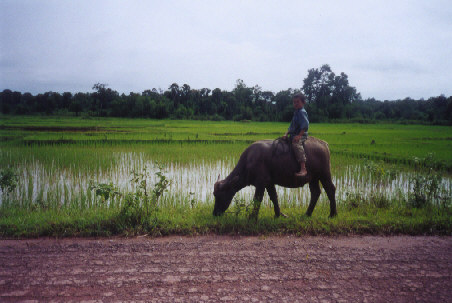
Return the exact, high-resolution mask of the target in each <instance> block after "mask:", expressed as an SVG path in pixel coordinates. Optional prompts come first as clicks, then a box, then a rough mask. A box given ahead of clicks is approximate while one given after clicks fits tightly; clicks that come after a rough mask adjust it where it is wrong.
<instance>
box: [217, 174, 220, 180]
mask: <svg viewBox="0 0 452 303" xmlns="http://www.w3.org/2000/svg"><path fill="white" fill-rule="evenodd" d="M218 181H220V174H218V179H217V182H218Z"/></svg>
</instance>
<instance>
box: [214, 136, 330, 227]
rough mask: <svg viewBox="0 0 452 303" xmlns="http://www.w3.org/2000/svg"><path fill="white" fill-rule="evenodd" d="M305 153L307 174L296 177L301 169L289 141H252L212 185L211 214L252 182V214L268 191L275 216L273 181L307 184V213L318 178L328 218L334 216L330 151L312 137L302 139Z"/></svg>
mask: <svg viewBox="0 0 452 303" xmlns="http://www.w3.org/2000/svg"><path fill="white" fill-rule="evenodd" d="M304 146H305V152H306V158H307V161H306V169H307V171H308V174H307V176H306V177H303V178H299V177H295V176H294V174H295V173H296V172H297V171H299V170H300V165H299V164H298V162H297V161H296V159H295V157H294V155H293V153H292V150H291V146H290V143H288V142H287V141H286V140H283V139H282V138H280V139H277V140H262V141H257V142H255V143H253V144H251V145H250V146H249V147H248V148H247V149H246V150H245V151H244V152H243V153H242V155H241V156H240V159H239V162H238V163H237V165H236V167H235V168H234V170H233V171H232V172H231V173H230V174H229V176H227V177H226V179H224V180H221V181H220V180H219V179H220V178H218V181H217V182H216V183H215V186H214V192H213V194H214V196H215V206H214V209H213V214H214V215H215V216H218V215H221V214H222V213H224V212H225V211H226V209H227V208H228V207H229V205H230V204H231V201H232V198H233V197H234V195H235V194H236V193H237V192H238V191H239V190H241V189H242V188H244V187H246V186H248V185H254V186H255V187H256V191H255V194H254V201H256V203H255V207H254V211H253V213H252V215H254V216H255V217H256V218H257V215H258V212H259V207H260V203H261V201H262V198H263V196H264V191H265V190H267V193H268V195H269V196H270V200H271V201H272V202H273V206H274V210H275V217H279V216H280V215H281V211H280V209H279V204H278V196H277V194H276V189H275V184H276V185H280V186H284V187H289V188H297V187H302V186H303V185H304V184H306V183H309V189H310V191H311V201H310V203H309V207H308V210H307V211H306V215H307V216H311V214H312V211H313V210H314V207H315V205H316V203H317V200H318V199H319V196H320V186H319V181H320V182H322V186H323V188H324V189H325V191H326V193H327V195H328V199H329V200H330V217H334V216H336V215H337V211H336V198H335V192H336V188H335V186H334V184H333V182H332V180H331V171H330V151H329V148H328V144H327V143H326V142H325V141H322V140H319V139H317V138H315V137H308V139H307V140H306V141H305V144H304Z"/></svg>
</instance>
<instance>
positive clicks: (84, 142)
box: [0, 117, 452, 237]
mask: <svg viewBox="0 0 452 303" xmlns="http://www.w3.org/2000/svg"><path fill="white" fill-rule="evenodd" d="M286 127H287V123H254V122H251V123H242V122H207V121H205V122H202V121H150V120H143V119H137V120H135V119H133V120H132V119H79V118H55V117H51V118H47V117H44V118H42V117H25V118H23V117H2V122H1V123H0V138H1V139H2V141H1V143H0V170H4V169H6V168H8V167H10V168H12V169H13V170H15V171H16V172H18V176H19V180H18V186H17V188H16V189H15V190H14V191H13V192H11V193H9V194H6V193H4V192H2V205H1V206H0V235H1V236H3V237H34V236H73V235H83V236H95V235H114V234H121V235H124V234H143V233H148V234H151V235H168V234H204V233H211V232H215V233H233V234H268V233H274V234H286V233H291V234H349V233H378V234H393V233H406V234H424V233H426V234H450V233H451V232H452V219H451V218H452V216H451V214H452V211H451V205H450V200H447V199H446V198H444V197H445V196H444V193H443V195H442V196H441V197H442V198H441V199H438V198H435V197H433V198H432V199H430V201H427V202H425V203H423V204H422V203H421V204H413V201H411V202H410V199H411V200H413V196H410V197H411V198H410V197H408V196H406V195H405V196H403V195H395V196H394V195H392V196H391V195H387V194H385V188H388V186H389V184H390V182H391V180H390V179H388V178H390V177H389V175H390V174H389V172H396V175H397V174H399V173H402V172H406V173H409V174H412V175H415V174H418V175H428V174H426V173H425V171H426V170H424V171H423V170H422V169H419V168H418V169H417V172H416V173H413V171H414V170H415V166H416V161H415V160H414V157H418V158H425V157H426V155H427V154H428V153H429V152H434V155H433V158H432V161H431V163H430V164H431V165H430V167H432V168H434V170H432V171H430V175H431V174H441V175H442V176H445V177H447V178H449V177H448V176H450V175H449V174H450V171H451V169H452V156H451V153H450V150H452V140H451V138H452V128H451V127H440V126H417V125H392V124H391V125H388V124H382V125H379V124H374V125H358V124H336V125H334V124H313V125H311V127H310V130H311V131H310V133H311V135H313V136H316V137H318V138H320V139H323V140H325V141H327V142H328V143H329V145H330V149H331V152H332V171H333V175H334V176H335V178H336V179H337V180H343V179H344V178H345V179H347V180H348V179H350V178H351V176H350V173H349V175H346V176H345V174H346V171H350V167H353V166H359V167H360V169H358V170H356V172H358V173H359V174H361V173H362V174H363V176H353V178H355V179H354V182H352V183H360V182H361V183H369V184H370V186H371V187H372V186H373V187H375V193H376V194H364V193H363V192H362V191H361V190H362V189H360V188H359V187H358V188H350V189H348V188H346V186H347V185H346V184H345V183H341V185H340V187H341V188H338V192H339V191H342V192H345V193H346V195H342V196H343V197H338V212H339V215H338V217H337V218H334V219H328V218H327V216H328V211H329V210H328V203H327V202H326V200H325V199H323V200H322V199H321V201H320V202H319V203H318V205H317V207H316V209H315V211H314V214H313V216H312V217H311V218H306V217H304V216H303V213H304V212H305V210H306V208H307V202H308V201H298V202H295V201H296V200H297V199H295V198H293V196H297V195H298V194H299V191H300V190H298V191H297V190H293V191H292V192H290V193H289V194H288V196H283V197H280V198H281V206H282V211H283V212H284V213H286V214H288V215H289V217H288V218H279V219H274V218H273V209H272V207H271V205H270V203H269V202H268V201H267V202H265V203H264V204H263V205H262V208H261V212H260V215H259V219H258V221H257V223H255V222H254V221H250V220H248V218H247V214H248V213H249V209H247V207H248V208H249V206H250V205H251V203H252V201H250V200H251V198H252V195H250V196H249V198H246V199H241V200H239V199H238V200H237V201H236V203H235V204H234V205H231V207H230V209H229V213H227V214H226V215H224V216H222V217H219V218H216V217H213V216H212V215H211V212H212V208H213V200H212V199H213V197H212V196H211V195H210V194H209V195H207V197H206V198H205V199H204V200H200V199H199V198H195V197H194V196H192V195H189V194H182V193H178V192H174V191H173V188H172V187H169V191H168V192H165V193H163V195H162V197H161V198H160V200H159V201H158V203H157V205H154V204H153V203H152V199H154V198H153V197H152V196H150V195H149V200H150V203H149V204H148V205H150V207H144V204H143V202H142V200H143V195H141V196H140V197H138V196H137V194H136V192H137V190H138V189H139V188H138V187H137V186H132V187H130V188H129V189H128V190H125V189H123V190H120V191H121V194H122V196H121V197H116V198H109V199H104V200H105V201H104V202H102V197H100V196H96V194H95V191H94V190H90V189H89V188H88V186H87V180H88V179H93V180H94V181H95V182H97V183H101V182H104V183H110V182H106V179H105V178H107V180H108V178H113V177H112V176H115V174H118V172H117V170H119V168H118V167H120V166H121V167H122V168H121V172H122V174H124V173H130V171H131V170H132V169H135V170H137V171H138V170H140V169H142V168H143V163H145V162H146V161H152V162H155V161H158V162H160V163H162V164H163V165H165V166H171V165H179V166H180V167H183V168H185V167H193V166H197V165H198V163H203V164H202V165H204V166H202V165H201V166H200V167H198V166H197V167H198V169H201V170H208V169H211V168H210V166H209V165H210V164H211V163H216V162H218V161H223V163H224V165H225V166H226V168H227V169H230V168H231V167H233V165H234V164H235V162H236V161H237V159H238V157H239V156H240V153H241V152H242V151H243V150H244V149H245V148H246V146H248V144H249V143H250V142H253V141H255V140H258V139H269V138H270V139H274V138H277V137H279V136H280V135H282V134H283V133H284V131H285V129H286ZM125 159H126V160H125ZM365 159H370V160H371V161H372V162H370V163H371V164H372V165H368V163H369V162H366V164H365V162H364V160H365ZM380 161H381V162H380ZM366 165H367V166H366ZM128 166H130V167H128ZM376 168H377V169H376ZM154 173H155V171H153V172H152V174H154ZM222 177H225V176H224V175H223V176H222ZM64 178H67V179H70V180H71V182H69V183H66V182H62V181H61V180H62V179H64ZM190 178H193V179H194V180H193V182H194V183H196V182H200V183H201V182H204V183H207V184H208V185H209V184H210V183H212V182H213V181H211V180H210V179H208V177H204V178H206V179H207V180H197V176H196V175H193V176H190ZM341 178H342V179H341ZM411 178H412V177H411ZM37 179H38V180H37ZM39 179H43V180H44V181H45V182H43V183H44V185H42V186H40V185H38V183H39V182H38V181H39ZM175 179H176V180H171V179H170V180H171V181H172V182H173V184H174V183H177V182H179V181H178V179H177V176H176V178H175ZM128 180H130V179H128ZM41 181H42V180H41ZM149 182H150V181H149ZM209 182H210V183H209ZM338 182H339V181H338ZM341 182H342V181H341ZM347 182H348V181H347ZM41 183H42V182H41ZM150 183H151V184H149V183H148V184H147V186H148V190H149V192H151V190H152V189H155V185H154V183H152V182H150ZM55 184H60V185H59V186H54V185H55ZM347 184H348V183H347ZM116 185H117V184H113V186H116ZM337 185H338V184H337ZM211 187H212V188H213V184H211ZM342 187H344V188H342ZM389 190H393V189H389ZM442 190H443V191H449V193H450V190H451V189H450V188H447V187H446V188H445V189H444V188H443V189H442ZM125 191H129V192H131V194H129V196H127V195H126V194H125ZM302 191H307V189H306V187H305V188H304V189H303V190H302ZM386 191H388V189H386ZM136 197H138V198H136ZM127 199H128V200H127ZM134 199H135V200H134ZM140 199H141V200H140ZM127 201H129V202H127ZM133 201H135V202H133ZM414 206H416V207H414Z"/></svg>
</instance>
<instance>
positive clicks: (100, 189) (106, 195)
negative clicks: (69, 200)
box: [88, 180, 121, 203]
mask: <svg viewBox="0 0 452 303" xmlns="http://www.w3.org/2000/svg"><path fill="white" fill-rule="evenodd" d="M88 188H89V190H94V192H95V194H96V196H98V197H100V198H101V200H102V202H103V203H105V202H106V201H108V200H109V199H110V197H111V198H112V199H113V198H114V197H116V196H121V193H120V192H119V190H118V188H117V187H116V186H115V185H113V182H110V183H109V184H106V183H99V184H95V183H94V181H93V180H90V181H89V187H88Z"/></svg>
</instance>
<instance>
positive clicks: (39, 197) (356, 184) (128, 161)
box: [0, 152, 452, 207]
mask: <svg viewBox="0 0 452 303" xmlns="http://www.w3.org/2000/svg"><path fill="white" fill-rule="evenodd" d="M115 158H116V161H114V162H113V163H112V164H111V166H109V167H106V168H103V169H98V170H96V171H91V172H87V171H83V170H79V169H76V167H75V164H74V165H73V166H68V167H60V166H59V165H58V164H56V163H52V164H50V165H49V164H47V165H46V166H44V165H42V164H41V163H40V162H39V161H37V160H35V161H31V162H27V163H26V164H23V165H20V166H19V167H18V171H19V175H20V176H19V177H20V180H19V185H18V186H17V188H16V190H15V191H14V192H13V193H11V194H9V195H8V196H7V195H6V194H5V193H2V194H1V195H0V199H1V200H0V202H3V201H6V200H5V199H8V200H10V201H18V202H19V203H23V204H25V203H29V202H30V201H32V203H46V202H47V203H50V202H51V203H52V204H53V205H56V206H61V205H66V206H75V207H77V206H80V204H81V203H83V205H85V206H86V205H88V206H89V205H92V204H93V203H94V202H93V201H95V195H94V194H93V191H92V190H89V183H90V180H92V181H93V182H94V183H95V184H99V183H106V184H110V183H111V184H113V185H114V186H116V187H117V188H118V189H119V191H120V192H122V193H125V192H132V191H134V190H136V188H135V184H134V183H133V182H131V175H132V172H133V171H136V172H143V168H145V167H146V168H147V170H148V172H149V177H148V178H147V180H146V181H147V184H148V187H149V189H150V188H151V187H152V185H153V184H155V183H156V182H157V181H158V177H157V176H156V174H155V173H156V172H157V171H159V169H158V166H157V164H156V163H154V162H153V161H152V160H149V159H147V158H146V157H145V156H144V154H143V153H134V152H121V153H119V152H118V153H117V154H116V155H115ZM236 161H237V159H225V160H222V161H199V162H192V163H189V164H178V163H167V164H164V166H163V171H162V172H163V174H164V175H165V176H166V177H167V178H168V179H169V180H170V181H171V185H170V187H169V190H168V191H167V192H166V193H165V194H164V197H163V200H162V202H161V203H169V204H171V205H174V204H178V203H181V204H184V203H211V202H212V201H213V194H212V192H213V187H214V183H215V182H216V180H217V179H218V177H219V176H220V178H221V179H224V178H225V177H226V176H227V175H228V174H229V173H230V172H231V171H232V169H233V168H234V166H235V164H236ZM410 177H411V174H410V173H408V172H399V173H398V174H397V175H396V176H395V177H394V178H390V179H388V178H382V177H379V178H376V177H375V176H374V175H373V174H372V173H370V172H368V171H366V169H365V168H364V167H363V166H362V165H356V164H348V165H343V166H342V167H340V168H336V169H335V170H334V169H333V183H334V184H335V185H336V188H337V192H336V199H337V200H338V203H341V201H342V200H344V199H346V197H347V194H349V193H357V192H359V193H360V194H361V195H362V196H364V197H366V196H368V195H371V194H372V193H379V194H382V195H384V196H385V197H387V198H388V199H397V198H400V197H406V196H407V195H408V192H409V191H410V190H411V185H410V182H409V180H410ZM440 187H441V188H442V189H443V190H444V192H447V193H450V192H452V181H451V179H450V178H443V179H442V180H441V185H440ZM277 192H278V197H279V200H280V203H281V205H282V206H283V207H284V206H295V205H303V206H306V205H307V204H308V203H309V199H310V192H309V186H308V185H305V186H304V187H303V188H301V189H287V188H283V187H279V186H277ZM253 195H254V187H247V188H244V189H242V190H241V191H240V192H239V193H238V194H237V195H236V198H237V199H243V200H245V201H250V200H251V199H252V197H253ZM327 200H328V198H327V197H326V194H325V193H324V191H323V190H322V195H321V197H320V202H321V203H322V201H327ZM107 203H108V201H107ZM264 203H270V202H269V199H268V195H265V198H264Z"/></svg>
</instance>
